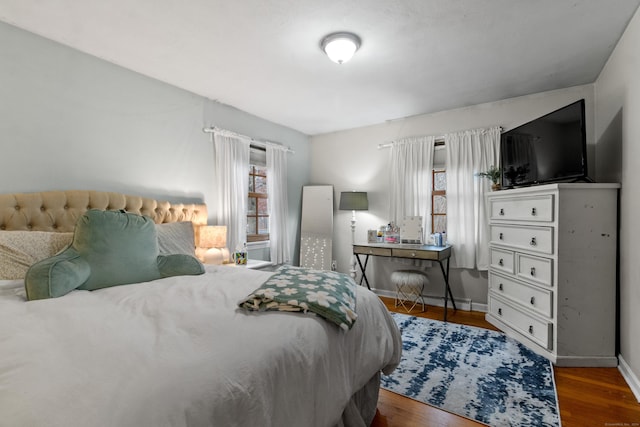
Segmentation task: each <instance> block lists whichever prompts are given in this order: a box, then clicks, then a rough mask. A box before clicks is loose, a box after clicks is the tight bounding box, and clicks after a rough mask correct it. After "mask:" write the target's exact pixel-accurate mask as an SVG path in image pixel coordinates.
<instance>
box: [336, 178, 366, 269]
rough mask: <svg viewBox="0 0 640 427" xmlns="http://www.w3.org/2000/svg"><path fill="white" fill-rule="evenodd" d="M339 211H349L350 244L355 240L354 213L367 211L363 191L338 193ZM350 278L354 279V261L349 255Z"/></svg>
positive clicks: (353, 257)
mask: <svg viewBox="0 0 640 427" xmlns="http://www.w3.org/2000/svg"><path fill="white" fill-rule="evenodd" d="M338 209H340V210H341V211H351V244H352V245H353V244H355V240H356V211H366V210H368V209H369V200H368V199H367V193H366V192H365V191H343V192H342V193H340V207H339V208H338ZM351 277H352V278H354V279H355V277H356V259H355V255H354V254H353V253H352V254H351Z"/></svg>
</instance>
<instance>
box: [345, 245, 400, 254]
mask: <svg viewBox="0 0 640 427" xmlns="http://www.w3.org/2000/svg"><path fill="white" fill-rule="evenodd" d="M353 253H354V254H364V255H378V256H391V248H376V247H371V246H354V247H353Z"/></svg>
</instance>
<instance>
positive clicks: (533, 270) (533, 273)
mask: <svg viewBox="0 0 640 427" xmlns="http://www.w3.org/2000/svg"><path fill="white" fill-rule="evenodd" d="M531 275H532V276H535V275H536V268H535V267H531Z"/></svg>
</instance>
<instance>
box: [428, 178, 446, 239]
mask: <svg viewBox="0 0 640 427" xmlns="http://www.w3.org/2000/svg"><path fill="white" fill-rule="evenodd" d="M432 173H433V179H432V180H431V182H432V188H431V232H432V233H442V232H443V231H444V232H446V231H447V173H446V171H445V170H444V169H434V170H433V171H432Z"/></svg>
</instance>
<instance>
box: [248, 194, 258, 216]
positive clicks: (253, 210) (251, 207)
mask: <svg viewBox="0 0 640 427" xmlns="http://www.w3.org/2000/svg"><path fill="white" fill-rule="evenodd" d="M247 213H248V214H249V215H255V214H256V199H255V197H249V206H247Z"/></svg>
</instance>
